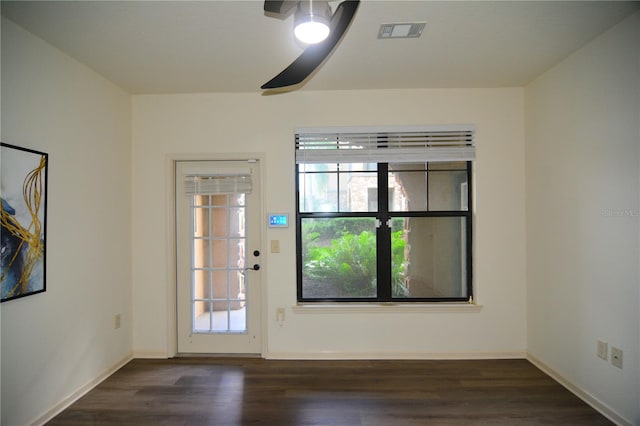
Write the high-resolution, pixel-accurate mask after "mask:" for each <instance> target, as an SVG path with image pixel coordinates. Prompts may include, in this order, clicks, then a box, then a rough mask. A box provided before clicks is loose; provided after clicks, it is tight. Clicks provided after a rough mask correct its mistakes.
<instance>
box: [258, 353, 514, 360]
mask: <svg viewBox="0 0 640 426" xmlns="http://www.w3.org/2000/svg"><path fill="white" fill-rule="evenodd" d="M263 356H264V358H265V359H288V360H296V359H303V360H351V359H361V360H366V359H395V360H431V359H434V360H435V359H438V360H443V359H445V360H446V359H451V360H461V359H513V358H520V359H522V358H526V353H525V352H524V351H523V352H460V353H458V352H453V353H430V352H404V353H403V352H329V351H326V352H266V353H264V354H263Z"/></svg>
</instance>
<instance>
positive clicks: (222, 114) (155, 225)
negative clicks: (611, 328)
mask: <svg viewBox="0 0 640 426" xmlns="http://www.w3.org/2000/svg"><path fill="white" fill-rule="evenodd" d="M256 84H258V82H256ZM523 106H524V100H523V89H519V88H506V89H487V90H484V89H475V90H466V89H460V90H449V89H446V90H390V91H346V92H324V93H323V92H297V93H289V94H281V95H277V96H261V95H259V94H185V95H144V96H134V97H133V266H134V272H133V280H134V302H133V303H134V306H133V310H134V312H135V318H134V351H135V354H137V355H140V356H159V357H162V356H167V355H172V354H173V351H174V350H175V346H174V343H173V337H172V336H173V335H174V334H175V332H174V331H173V329H172V327H174V325H173V318H172V315H173V314H172V312H174V311H175V308H174V307H173V301H172V300H171V299H172V294H173V293H175V288H174V286H175V283H174V278H173V276H172V275H171V272H170V268H169V267H168V266H167V265H170V264H171V262H173V259H172V257H171V255H170V247H169V245H170V234H171V232H172V228H171V224H170V223H169V213H168V210H169V207H168V206H169V199H170V195H171V191H172V188H171V187H170V185H169V184H170V182H171V179H170V178H169V179H167V173H168V170H167V162H168V158H170V157H171V156H176V155H180V156H181V157H191V158H193V159H198V158H215V157H216V155H227V154H229V153H265V157H266V161H265V163H266V164H263V170H264V173H265V177H266V179H265V180H264V189H263V195H264V205H265V213H266V212H267V211H271V212H288V213H289V214H290V217H295V205H294V188H295V181H294V139H293V134H294V133H293V131H294V128H296V127H311V126H314V127H315V126H358V125H383V126H384V125H431V124H475V125H476V126H477V161H476V165H475V193H476V203H475V212H476V214H475V217H476V218H475V224H474V225H475V242H474V247H475V254H474V256H475V257H474V266H475V271H474V278H475V288H476V301H477V302H478V303H479V304H481V305H483V308H482V310H481V311H480V312H479V313H442V312H438V313H435V312H417V313H416V312H410V313H405V312H388V310H384V309H381V310H380V312H366V313H363V312H356V313H354V312H335V311H333V312H331V313H308V312H302V313H301V312H300V311H299V310H297V309H296V310H292V309H291V308H292V307H293V306H294V305H295V304H296V281H295V227H290V228H288V229H266V224H265V225H264V226H265V230H264V235H265V237H266V238H265V241H264V242H263V243H264V246H263V250H262V251H263V253H265V257H264V259H263V262H262V263H263V266H264V269H265V279H264V280H263V283H264V286H265V289H266V291H265V292H264V295H265V296H266V297H267V306H266V318H265V321H266V323H265V326H266V333H265V334H264V335H265V337H266V340H267V342H268V345H267V346H266V347H265V349H264V355H265V356H267V357H274V358H275V357H280V358H288V357H308V358H314V357H362V358H366V357H372V356H373V357H391V356H393V357H425V358H429V357H474V356H500V355H509V356H514V355H516V356H517V355H520V356H523V355H524V351H525V347H526V346H525V342H526V336H525V330H526V325H525V316H526V314H525V303H526V302H525V264H524V259H525V251H524V248H525V242H524V241H525V235H524V229H525V221H524V111H523ZM272 239H277V240H280V245H281V252H280V253H278V254H272V253H268V252H267V249H268V243H269V241H270V240H272ZM278 307H283V308H285V309H286V321H285V322H284V324H283V325H282V327H280V326H279V325H278V323H277V322H276V321H275V313H276V309H277V308H278Z"/></svg>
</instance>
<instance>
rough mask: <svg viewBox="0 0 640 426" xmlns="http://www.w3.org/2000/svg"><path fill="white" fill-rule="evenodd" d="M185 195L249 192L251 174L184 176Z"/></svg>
mask: <svg viewBox="0 0 640 426" xmlns="http://www.w3.org/2000/svg"><path fill="white" fill-rule="evenodd" d="M184 188H185V194H186V195H189V196H193V195H215V194H233V193H244V194H248V193H250V192H251V173H250V172H248V171H247V172H246V173H242V174H225V175H213V176H186V178H185V181H184Z"/></svg>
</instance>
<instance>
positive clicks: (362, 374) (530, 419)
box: [48, 358, 611, 426]
mask: <svg viewBox="0 0 640 426" xmlns="http://www.w3.org/2000/svg"><path fill="white" fill-rule="evenodd" d="M609 424H611V422H609V421H608V420H607V419H606V418H605V417H603V416H602V415H600V414H599V413H598V412H597V411H595V410H594V409H593V408H591V407H589V406H588V405H587V404H585V403H584V402H582V401H581V400H580V399H579V398H577V397H576V396H575V395H573V394H572V393H571V392H569V391H568V390H566V389H565V388H564V387H562V386H561V385H560V384H558V383H557V382H555V381H554V380H553V379H551V378H550V377H548V376H547V375H545V374H544V373H543V372H541V371H540V370H539V369H537V368H536V367H535V366H533V365H532V364H531V363H529V362H528V361H526V360H477V361H476V360H474V361H273V360H263V359H241V358H174V359H169V360H141V359H137V360H133V361H131V362H130V363H128V364H127V365H125V366H124V367H123V368H122V369H120V370H119V371H117V372H116V373H115V374H113V375H112V376H111V377H109V378H108V379H107V380H105V381H104V382H102V383H101V384H100V385H99V386H97V387H96V388H95V389H93V390H92V391H91V392H89V393H88V394H87V395H85V396H84V397H83V398H81V399H80V400H78V401H77V402H76V403H74V404H73V405H71V406H70V407H69V408H68V409H66V410H65V411H64V412H62V413H61V414H59V415H58V416H56V417H55V418H54V419H52V420H51V421H50V422H49V423H48V425H51V426H54V425H64V426H73V425H171V426H205V425H228V426H231V425H270V426H271V425H272V426H286V425H291V426H293V425H344V426H352V425H356V426H358V425H361V426H378V425H379V426H383V425H384V426H387V425H394V426H397V425H407V426H415V425H609Z"/></svg>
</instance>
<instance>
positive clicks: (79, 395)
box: [30, 353, 133, 426]
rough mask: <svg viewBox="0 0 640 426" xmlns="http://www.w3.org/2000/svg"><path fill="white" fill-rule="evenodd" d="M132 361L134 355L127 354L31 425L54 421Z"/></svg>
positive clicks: (38, 425) (39, 425)
mask: <svg viewBox="0 0 640 426" xmlns="http://www.w3.org/2000/svg"><path fill="white" fill-rule="evenodd" d="M132 359H133V353H129V354H127V355H126V356H125V357H124V358H122V359H121V360H120V361H118V362H117V363H116V364H115V365H113V366H112V367H110V368H107V369H106V370H104V371H103V372H102V373H100V375H98V377H96V378H95V379H92V380H90V381H88V382H87V383H85V384H84V385H82V386H80V388H78V389H76V390H75V391H74V392H73V393H71V394H70V395H68V396H67V397H66V398H64V399H63V400H62V401H60V402H59V403H57V404H56V405H54V406H53V407H52V408H51V409H49V410H48V411H47V412H46V413H45V414H43V415H42V416H40V417H39V418H38V419H36V420H35V421H33V422H31V423H30V424H31V425H33V426H41V425H44V424H45V423H47V422H48V421H50V420H51V419H53V418H54V417H55V416H57V415H58V414H60V413H61V412H62V411H63V410H65V409H66V408H67V407H69V406H70V405H71V404H73V403H74V402H76V401H77V400H78V399H80V398H82V397H83V396H84V395H86V394H87V393H88V392H89V391H90V390H91V389H93V388H95V387H96V386H98V385H99V384H100V383H102V382H103V381H104V380H105V379H106V378H108V377H109V376H111V375H112V374H113V373H115V372H116V371H118V370H119V369H120V368H122V367H123V366H124V365H125V364H127V363H128V362H129V361H131V360H132Z"/></svg>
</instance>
